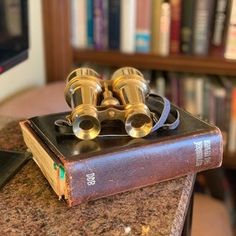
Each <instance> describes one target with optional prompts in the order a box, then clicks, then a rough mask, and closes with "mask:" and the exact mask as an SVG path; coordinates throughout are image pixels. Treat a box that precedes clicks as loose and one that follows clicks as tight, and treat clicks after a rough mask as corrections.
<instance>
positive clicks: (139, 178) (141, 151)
mask: <svg viewBox="0 0 236 236" xmlns="http://www.w3.org/2000/svg"><path fill="white" fill-rule="evenodd" d="M135 141H136V142H138V140H135ZM139 141H140V142H145V140H139ZM142 145H143V144H142ZM183 147H184V148H183ZM222 152H223V147H222V137H221V133H220V131H219V130H218V129H217V128H213V129H212V131H211V132H207V133H205V132H203V133H201V131H200V130H199V131H198V132H196V134H195V135H193V136H191V137H189V136H188V137H184V136H183V137H182V136H181V137H179V138H178V139H177V140H169V139H166V140H165V141H163V142H161V143H155V144H149V145H146V146H145V145H143V146H142V148H137V147H134V148H131V149H129V150H121V151H120V152H117V153H107V154H106V153H105V154H103V155H99V156H96V157H93V158H88V159H81V161H79V162H74V163H73V162H67V163H66V164H65V171H66V175H67V177H68V184H69V189H68V194H69V205H70V206H73V205H76V204H79V203H81V202H85V201H88V200H92V199H97V198H100V197H104V196H108V195H113V194H115V193H119V192H124V191H127V190H132V189H135V188H137V187H144V186H147V185H150V184H154V183H158V182H161V181H163V180H168V179H172V178H175V177H180V176H183V175H186V174H189V173H195V172H198V171H202V170H205V169H209V168H214V167H217V166H220V165H221V162H222Z"/></svg>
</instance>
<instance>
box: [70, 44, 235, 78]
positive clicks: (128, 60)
mask: <svg viewBox="0 0 236 236" xmlns="http://www.w3.org/2000/svg"><path fill="white" fill-rule="evenodd" d="M73 57H74V62H76V63H84V62H91V63H96V64H98V65H105V66H117V67H121V66H133V67H136V68H138V69H156V70H164V71H165V70H166V71H176V72H193V73H206V74H219V75H232V76H236V61H235V60H227V59H225V58H220V57H212V56H207V57H196V56H185V55H170V56H167V57H161V56H157V55H155V54H144V53H135V54H128V53H121V52H118V51H98V50H76V49H75V50H74V51H73Z"/></svg>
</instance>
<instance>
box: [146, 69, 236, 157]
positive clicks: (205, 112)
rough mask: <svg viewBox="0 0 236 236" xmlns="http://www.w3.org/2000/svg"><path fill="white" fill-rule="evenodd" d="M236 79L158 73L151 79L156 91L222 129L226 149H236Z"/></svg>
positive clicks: (234, 150) (152, 86) (233, 150)
mask: <svg viewBox="0 0 236 236" xmlns="http://www.w3.org/2000/svg"><path fill="white" fill-rule="evenodd" d="M234 80H235V78H232V77H226V76H208V75H197V74H183V73H175V72H168V73H161V72H156V74H155V75H154V77H153V78H152V79H151V80H150V81H151V83H150V85H151V88H152V90H153V91H155V92H157V93H159V94H162V95H164V96H166V97H168V98H169V99H170V100H171V101H172V102H173V103H174V104H176V105H178V106H179V107H182V108H184V109H185V110H187V111H188V112H190V113H191V114H193V115H195V116H198V117H200V118H202V119H203V120H205V121H207V122H210V123H212V124H214V125H216V126H217V127H219V128H220V130H221V131H222V134H223V137H224V145H225V150H227V151H228V152H230V153H234V152H236V83H235V81H234Z"/></svg>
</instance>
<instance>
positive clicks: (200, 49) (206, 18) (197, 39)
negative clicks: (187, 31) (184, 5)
mask: <svg viewBox="0 0 236 236" xmlns="http://www.w3.org/2000/svg"><path fill="white" fill-rule="evenodd" d="M214 1H215V0H208V1H206V0H197V1H196V3H195V10H194V27H193V54H194V55H199V56H205V55H207V54H208V52H209V44H210V39H211V29H212V27H211V26H212V20H213V16H214V15H213V13H214Z"/></svg>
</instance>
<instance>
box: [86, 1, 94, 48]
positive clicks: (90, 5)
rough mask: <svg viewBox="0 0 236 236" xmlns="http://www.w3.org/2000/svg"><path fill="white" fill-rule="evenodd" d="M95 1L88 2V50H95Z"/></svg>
mask: <svg viewBox="0 0 236 236" xmlns="http://www.w3.org/2000/svg"><path fill="white" fill-rule="evenodd" d="M93 7H94V6H93V0H87V39H88V48H93V45H94V36H93Z"/></svg>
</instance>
